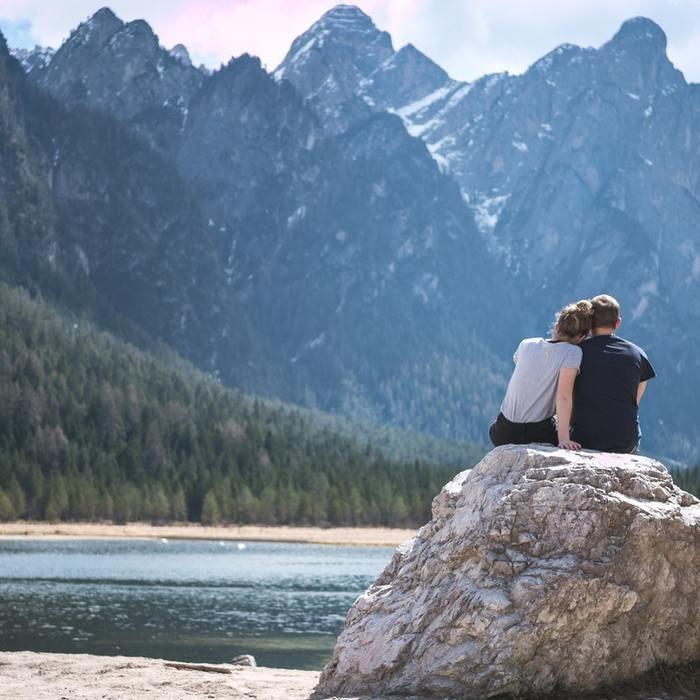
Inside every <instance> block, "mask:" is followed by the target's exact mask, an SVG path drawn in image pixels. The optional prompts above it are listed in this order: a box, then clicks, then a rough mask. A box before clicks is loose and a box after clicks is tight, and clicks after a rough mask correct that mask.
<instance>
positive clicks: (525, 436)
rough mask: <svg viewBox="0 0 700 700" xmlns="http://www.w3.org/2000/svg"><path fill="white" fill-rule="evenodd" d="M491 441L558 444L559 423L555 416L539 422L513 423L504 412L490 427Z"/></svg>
mask: <svg viewBox="0 0 700 700" xmlns="http://www.w3.org/2000/svg"><path fill="white" fill-rule="evenodd" d="M489 437H490V438H491V442H492V443H493V444H494V445H495V446H496V447H498V446H499V445H528V444H529V443H531V442H539V443H545V444H547V445H558V444H559V440H558V439H557V424H556V422H555V421H554V417H552V418H545V419H544V420H541V421H538V422H537V423H513V422H512V421H509V420H508V419H507V418H506V417H505V416H504V415H503V414H502V413H499V414H498V418H496V420H495V421H494V423H493V424H492V425H491V427H490V428H489Z"/></svg>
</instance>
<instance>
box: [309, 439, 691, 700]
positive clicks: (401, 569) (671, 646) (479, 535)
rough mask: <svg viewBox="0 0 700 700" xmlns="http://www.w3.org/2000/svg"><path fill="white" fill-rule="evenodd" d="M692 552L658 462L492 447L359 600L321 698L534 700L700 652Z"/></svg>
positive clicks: (683, 517)
mask: <svg viewBox="0 0 700 700" xmlns="http://www.w3.org/2000/svg"><path fill="white" fill-rule="evenodd" d="M699 555H700V502H698V500H697V499H696V498H694V497H693V496H691V495H690V494H688V493H685V492H683V491H680V490H679V489H678V488H677V487H675V486H674V485H673V482H672V480H671V477H670V475H669V474H668V472H667V471H666V469H665V468H664V467H663V465H661V464H660V463H658V462H655V461H653V460H650V459H645V458H642V457H634V456H629V455H606V454H602V453H593V452H581V453H570V452H565V451H562V450H556V449H554V448H531V447H515V446H507V447H501V448H498V449H496V450H494V451H492V452H491V453H489V454H488V455H487V456H486V457H485V458H484V459H483V460H482V462H480V463H479V464H478V465H477V466H476V467H475V468H474V469H473V470H471V471H467V472H463V473H461V474H459V475H457V476H456V477H455V478H454V479H453V480H452V481H451V482H450V483H448V484H447V485H446V486H445V487H444V488H443V490H442V492H441V493H440V494H439V496H437V497H436V498H435V500H434V501H433V518H432V520H431V521H430V522H429V523H428V524H427V525H425V526H424V527H422V528H421V529H420V530H419V531H418V532H417V534H416V536H415V537H414V538H413V539H412V540H411V541H410V542H408V543H406V544H405V545H403V546H401V547H400V548H399V549H398V550H397V552H396V554H395V555H394V558H393V560H392V562H391V563H390V564H389V566H388V567H387V568H386V570H385V571H384V572H383V573H382V574H381V575H380V576H379V578H378V579H377V581H376V582H375V583H374V584H373V585H372V586H371V587H370V588H369V589H368V590H367V592H366V593H365V594H364V595H362V596H361V597H360V598H359V599H358V600H357V601H356V602H355V604H354V605H353V607H352V608H351V609H350V612H349V613H348V616H347V619H346V622H345V627H344V629H343V631H342V632H341V634H340V636H339V638H338V642H337V644H336V647H335V651H334V653H333V658H332V660H331V662H330V663H329V665H328V666H327V667H326V668H325V669H324V671H323V673H322V676H321V681H320V684H319V688H318V691H319V692H318V694H319V695H320V696H322V697H326V696H328V695H341V694H342V695H346V694H347V695H369V696H373V697H375V696H383V695H390V694H397V695H420V696H430V697H434V696H440V697H446V696H449V697H470V698H490V697H496V696H501V695H506V694H511V693H512V694H513V695H517V696H520V695H529V696H532V697H541V696H543V695H544V694H546V693H548V692H550V691H552V690H554V689H557V690H559V691H560V692H564V693H567V692H568V693H571V694H574V693H576V692H577V691H578V692H580V691H586V690H592V689H594V688H596V687H598V686H601V685H603V684H609V683H619V682H620V681H623V680H627V679H630V678H633V677H634V676H636V675H638V674H641V673H643V672H644V671H646V670H648V669H650V668H653V667H654V666H655V665H657V664H659V663H667V664H671V665H672V664H677V663H683V662H686V661H689V660H700V642H699V640H698V637H697V634H696V633H695V631H696V630H697V629H698V625H700V617H699V612H698V611H699V610H700V605H699V604H700V597H699V596H700V593H699V592H698V589H697V586H696V581H697V579H698V576H700V568H699V567H700V556H699Z"/></svg>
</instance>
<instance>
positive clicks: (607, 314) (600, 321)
mask: <svg viewBox="0 0 700 700" xmlns="http://www.w3.org/2000/svg"><path fill="white" fill-rule="evenodd" d="M591 303H592V304H593V328H613V327H614V326H615V324H616V323H617V322H618V321H619V319H620V304H619V303H618V301H617V299H615V297H611V296H610V295H609V294H599V295H598V296H597V297H593V299H591Z"/></svg>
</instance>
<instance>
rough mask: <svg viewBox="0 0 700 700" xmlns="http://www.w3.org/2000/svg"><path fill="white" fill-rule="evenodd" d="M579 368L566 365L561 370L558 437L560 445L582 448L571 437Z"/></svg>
mask: <svg viewBox="0 0 700 700" xmlns="http://www.w3.org/2000/svg"><path fill="white" fill-rule="evenodd" d="M577 374H578V370H577V369H574V368H570V367H566V368H563V369H560V370H559V383H558V384H557V438H558V440H559V447H563V448H564V449H566V450H580V449H581V445H579V443H578V442H574V441H573V440H572V439H571V432H570V431H571V412H572V409H573V405H574V382H575V381H576V375H577Z"/></svg>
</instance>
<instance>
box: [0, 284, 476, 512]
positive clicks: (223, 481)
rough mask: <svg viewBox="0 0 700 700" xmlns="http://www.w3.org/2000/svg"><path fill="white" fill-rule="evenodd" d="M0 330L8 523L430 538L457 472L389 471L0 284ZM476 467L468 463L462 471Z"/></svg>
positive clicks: (377, 456) (301, 417)
mask: <svg viewBox="0 0 700 700" xmlns="http://www.w3.org/2000/svg"><path fill="white" fill-rule="evenodd" d="M0 328H2V333H1V334H0V394H1V395H2V397H3V401H2V402H0V519H5V520H7V519H12V518H45V519H49V520H61V519H81V520H93V519H114V520H116V521H120V522H125V521H130V520H138V519H149V520H153V521H156V522H164V521H168V520H192V521H202V522H205V523H214V522H229V521H230V522H232V521H235V522H243V523H251V522H257V523H269V524H275V523H280V524H282V523H284V524H287V523H289V524H292V523H295V524H297V523H298V524H302V523H311V524H335V525H361V524H371V525H380V524H382V525H407V524H420V523H422V522H424V521H425V520H426V519H427V517H428V515H429V508H430V502H431V499H432V498H433V496H434V495H435V494H436V493H437V492H438V491H439V489H440V488H441V486H442V485H443V484H444V483H445V482H446V481H447V480H448V479H450V478H451V477H452V476H453V475H454V473H455V472H456V471H457V468H455V466H447V465H444V464H443V465H442V466H434V465H431V464H429V463H427V462H426V461H422V460H407V459H404V460H403V461H402V460H399V459H395V458H391V457H388V456H386V450H385V451H381V450H380V449H378V448H377V447H375V446H372V445H370V444H368V443H364V444H360V443H359V441H358V440H357V439H353V438H351V437H350V436H349V434H348V435H345V436H341V435H339V434H338V431H337V430H330V429H329V428H327V427H324V426H322V425H320V424H319V422H318V421H314V420H313V418H312V414H310V413H309V412H306V413H301V412H299V411H296V410H292V409H290V408H288V407H286V406H284V405H282V404H277V405H273V404H271V403H266V402H262V401H259V400H254V399H250V398H248V397H246V396H244V395H242V394H239V393H238V392H235V391H232V390H229V389H226V388H224V387H222V386H221V385H219V384H218V383H216V382H215V381H214V380H212V379H210V378H208V377H207V376H205V375H203V374H201V373H199V372H198V371H196V370H194V369H193V368H192V367H191V366H189V365H187V364H185V363H184V362H183V361H181V360H179V359H178V358H177V357H176V356H175V355H173V354H172V353H169V351H166V350H163V355H162V356H155V355H150V354H147V353H144V352H142V351H140V350H137V349H136V348H135V347H133V346H131V345H129V344H127V343H125V342H123V341H119V340H117V339H115V338H114V337H113V336H111V335H109V334H107V333H104V332H100V331H98V330H97V329H96V328H95V327H94V326H92V325H90V324H88V323H86V322H84V321H82V320H79V319H78V318H77V317H73V316H68V315H64V314H62V313H59V312H57V311H56V310H55V309H53V308H52V307H50V306H48V305H47V304H45V303H43V302H39V301H36V300H33V299H31V298H30V297H29V295H28V294H27V293H26V292H24V291H22V290H18V289H16V288H11V287H8V286H6V285H1V284H0ZM329 424H330V425H334V426H335V427H336V428H338V424H336V423H335V422H334V421H333V420H330V421H329ZM344 432H346V433H349V432H350V429H349V428H347V427H346V428H345V429H344ZM378 435H379V433H374V434H373V435H371V434H370V438H377V436H378ZM398 435H400V434H398ZM405 437H406V438H407V446H406V447H405V450H407V449H410V447H409V446H408V437H409V436H405ZM382 439H385V440H387V441H388V443H389V444H391V442H392V441H393V440H395V439H396V436H394V437H392V434H391V431H389V432H388V433H386V435H385V436H384V438H382ZM426 444H428V445H430V446H431V448H434V447H438V446H439V445H437V444H436V443H434V442H427V443H426ZM414 445H415V450H416V451H417V452H419V451H420V450H421V444H420V438H414ZM404 454H406V451H404ZM445 454H446V453H445ZM453 456H454V448H453ZM478 456H479V455H478V449H477V448H474V447H472V448H465V454H464V458H465V461H464V462H463V463H462V468H463V467H464V466H469V464H468V463H467V460H471V463H473V461H474V460H475V459H477V458H478Z"/></svg>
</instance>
